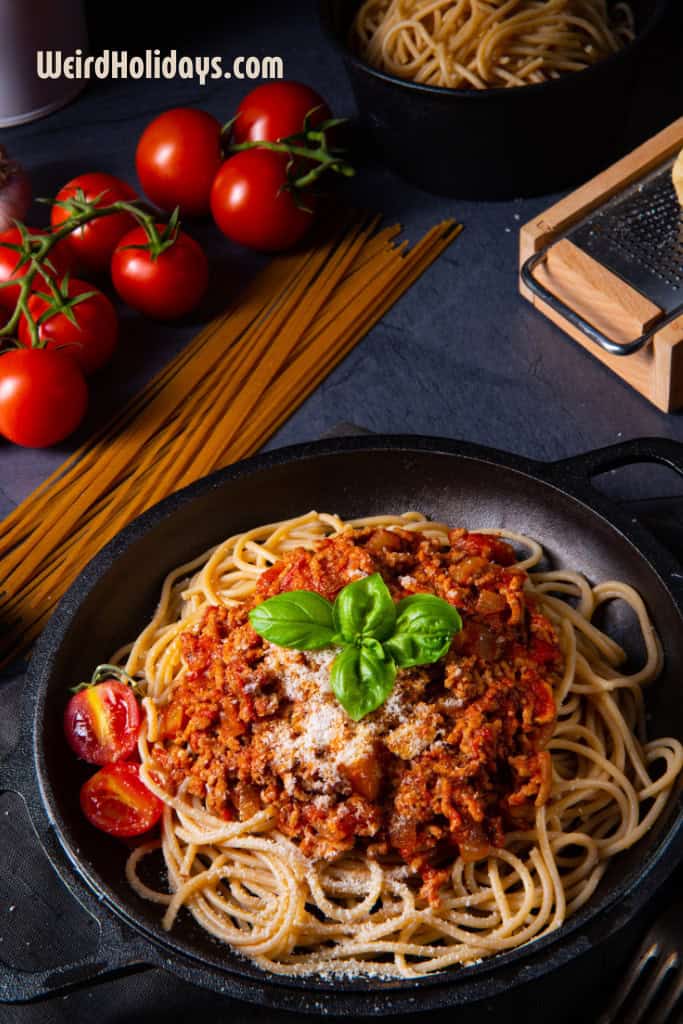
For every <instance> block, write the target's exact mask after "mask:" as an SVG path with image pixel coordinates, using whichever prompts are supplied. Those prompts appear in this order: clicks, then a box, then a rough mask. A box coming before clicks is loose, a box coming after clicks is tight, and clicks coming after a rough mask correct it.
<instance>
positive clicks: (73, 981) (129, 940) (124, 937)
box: [0, 735, 162, 1003]
mask: <svg viewBox="0 0 683 1024" xmlns="http://www.w3.org/2000/svg"><path fill="white" fill-rule="evenodd" d="M32 778H33V757H32V752H31V746H30V741H29V740H28V739H27V737H26V736H25V735H24V736H22V737H21V738H20V740H19V743H18V744H17V746H16V747H15V748H14V749H13V750H12V751H11V752H10V753H9V755H7V756H6V757H5V758H4V760H2V761H0V792H2V793H7V792H10V793H15V794H16V795H17V796H19V797H20V799H21V800H22V801H23V803H24V805H25V807H26V810H27V812H28V813H27V817H28V820H29V821H30V823H31V826H32V828H33V831H34V833H35V835H36V837H37V839H38V842H39V843H40V846H41V848H42V850H43V853H44V855H45V856H46V857H47V859H48V861H49V862H50V865H51V866H52V868H53V869H54V870H55V872H56V873H57V874H58V875H59V877H60V878H61V881H62V882H63V883H64V885H65V886H66V888H67V889H68V891H69V892H70V894H71V895H72V896H73V897H74V899H75V900H77V902H78V903H79V904H80V906H81V907H82V909H83V910H84V911H85V912H86V913H87V914H89V915H90V916H91V917H92V918H94V920H95V921H96V922H97V925H98V927H99V940H98V942H97V947H96V949H95V950H94V951H93V952H92V953H90V954H88V955H87V956H85V957H81V958H80V959H78V960H74V961H72V962H71V963H66V964H61V965H60V966H58V967H55V968H50V969H47V970H37V971H26V970H19V969H17V968H14V967H12V966H11V965H10V964H8V963H6V962H5V961H3V960H1V959H0V1003H25V1002H30V1001H32V1000H37V999H45V998H49V997H51V996H56V995H61V994H63V993H65V992H68V991H71V990H73V989H75V988H78V987H80V986H83V985H89V984H94V983H95V982H98V981H104V980H106V979H109V978H111V977H112V976H115V975H118V974H122V973H128V972H130V971H135V970H145V969H147V968H149V967H152V966H161V965H162V960H161V956H160V955H159V956H158V957H157V956H155V951H154V950H153V947H152V946H151V945H150V943H148V942H145V941H144V940H143V939H142V938H141V937H140V936H138V935H137V933H135V932H134V931H132V929H130V928H128V927H127V926H126V925H125V924H124V923H123V922H122V921H120V920H118V919H117V918H116V917H115V916H114V914H113V913H111V912H108V911H105V913H102V904H101V903H100V901H99V900H98V899H97V898H96V897H95V896H94V894H93V893H92V892H91V891H90V890H89V889H88V888H87V887H86V886H85V884H84V883H82V882H81V881H80V880H77V879H76V878H75V877H74V876H72V875H71V874H70V875H69V876H68V877H64V876H62V875H61V874H60V873H59V872H58V869H57V867H56V865H58V864H59V863H60V861H61V860H63V858H64V854H63V852H62V850H61V847H60V845H59V841H58V839H57V837H56V835H55V832H54V829H53V828H52V826H51V825H49V824H47V823H46V824H45V825H44V826H43V827H41V828H39V827H37V825H36V820H35V819H36V817H39V816H37V815H36V816H33V815H31V812H30V809H31V807H32V806H35V805H37V802H38V801H39V799H40V798H39V795H38V793H37V790H36V787H35V785H34V784H32V782H31V779H32ZM17 911H18V912H21V896H19V897H17Z"/></svg>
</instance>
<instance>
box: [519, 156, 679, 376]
mask: <svg viewBox="0 0 683 1024" xmlns="http://www.w3.org/2000/svg"><path fill="white" fill-rule="evenodd" d="M673 163H674V161H673V159H669V160H667V161H666V162H665V163H663V164H660V165H659V166H658V167H657V168H656V169H655V170H654V171H651V172H650V173H649V174H647V175H645V176H644V177H642V178H640V179H639V180H638V181H636V182H635V183H634V184H632V185H629V186H628V187H627V188H625V189H624V190H623V191H622V192H620V193H619V194H618V195H616V196H615V197H613V198H612V199H609V200H607V201H606V202H605V203H604V204H603V205H602V206H599V207H598V208H597V209H595V210H593V211H592V212H591V213H590V214H588V215H587V216H586V217H584V218H583V219H582V220H580V221H578V222H577V223H575V224H573V225H572V227H571V228H570V229H569V230H568V231H566V232H565V233H564V234H563V235H561V236H558V237H556V238H554V239H553V242H552V244H553V245H554V244H555V242H557V241H558V240H559V238H560V237H562V238H566V239H568V240H569V241H571V242H572V243H573V244H574V245H576V246H577V247H578V248H579V249H582V250H583V251H584V252H585V253H587V254H588V255H589V256H591V257H592V258H593V259H594V260H596V261H597V262H599V263H601V264H602V265H603V266H605V267H607V269H608V270H611V271H612V273H614V274H617V275H618V276H619V277H620V278H622V280H624V281H625V282H626V283H627V284H628V285H630V286H631V287H632V288H634V289H636V291H638V292H640V293H641V295H644V296H645V297H646V298H647V299H649V300H650V301H651V302H654V303H655V304H656V305H657V306H659V307H660V308H661V309H662V310H663V314H662V316H661V317H659V318H658V319H657V321H656V323H654V324H653V326H651V327H650V328H649V329H648V330H647V331H646V332H645V333H644V334H642V335H641V336H640V337H639V338H635V339H634V340H633V341H631V342H627V343H625V344H619V343H618V342H615V341H612V340H611V339H610V338H608V337H607V336H606V335H605V334H604V333H603V332H602V331H600V330H598V329H597V328H596V327H594V326H593V324H591V323H589V322H588V321H587V320H585V319H584V317H582V316H581V315H580V314H579V313H577V312H576V310H574V309H571V307H569V306H567V304H566V303H565V302H563V301H562V299H559V298H558V297H557V296H556V295H553V293H552V292H550V291H549V290H548V289H547V288H546V287H545V286H544V285H542V284H540V283H539V282H538V281H537V280H536V278H535V277H534V274H533V271H534V268H535V267H536V266H537V265H538V264H539V263H540V262H541V260H543V259H544V257H545V255H546V253H547V252H548V249H549V248H550V246H546V247H545V248H543V249H541V250H540V251H539V252H537V253H534V255H533V256H531V258H530V259H528V260H527V261H526V262H525V263H524V264H523V266H522V271H521V273H522V280H523V281H524V283H525V284H526V285H527V286H528V287H529V288H530V289H531V291H532V292H534V294H535V295H538V296H539V297H540V298H541V299H542V300H543V301H544V302H545V303H547V304H548V305H549V306H551V307H552V308H553V309H554V310H555V311H556V312H558V313H560V314H561V315H562V316H563V317H564V318H565V319H566V320H568V321H569V322H570V323H571V324H573V325H574V326H575V327H577V328H578V329H579V330H580V331H582V332H583V334H585V335H586V337H587V338H589V339H590V340H591V341H593V342H595V343H596V344H598V345H600V346H601V347H602V348H604V349H606V350H607V351H608V352H611V353H612V354H614V355H624V356H625V355H629V354H630V353H631V352H637V351H638V349H640V348H642V347H643V346H644V345H645V344H647V342H648V341H649V340H650V339H651V338H652V337H653V335H655V334H656V333H657V332H659V331H661V329H662V328H663V327H665V326H666V325H667V324H669V323H671V322H672V321H673V320H675V319H676V318H677V317H678V316H680V315H681V314H682V313H683V212H682V210H681V206H680V204H679V202H678V197H677V196H676V192H675V190H674V187H673V182H672V180H671V169H672V167H673Z"/></svg>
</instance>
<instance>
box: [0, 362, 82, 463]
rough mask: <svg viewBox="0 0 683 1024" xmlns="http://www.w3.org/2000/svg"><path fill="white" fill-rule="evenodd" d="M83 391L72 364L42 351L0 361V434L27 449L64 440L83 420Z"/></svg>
mask: <svg viewBox="0 0 683 1024" xmlns="http://www.w3.org/2000/svg"><path fill="white" fill-rule="evenodd" d="M87 405H88V387H87V385H86V383H85V379H84V377H83V374H82V372H81V370H80V368H79V367H78V365H77V364H76V362H75V361H74V360H73V359H69V357H68V356H65V355H64V354H63V353H62V352H50V351H48V350H46V349H42V348H16V349H12V350H11V351H9V352H5V353H4V354H3V355H0V434H2V435H3V437H6V438H7V440H8V441H13V442H14V443H15V444H20V445H23V446H24V447H26V448H47V447H48V446H49V445H51V444H57V442H58V441H62V440H63V439H64V438H65V437H68V435H69V434H71V433H72V431H74V430H75V429H76V427H77V426H78V424H79V423H80V422H81V420H82V419H83V416H84V415H85V410H86V407H87Z"/></svg>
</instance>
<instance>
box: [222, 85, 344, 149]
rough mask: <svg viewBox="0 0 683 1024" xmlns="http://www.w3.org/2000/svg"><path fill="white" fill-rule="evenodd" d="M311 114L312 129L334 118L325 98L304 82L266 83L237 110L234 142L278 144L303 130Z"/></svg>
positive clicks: (233, 131) (233, 127)
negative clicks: (280, 140)
mask: <svg viewBox="0 0 683 1024" xmlns="http://www.w3.org/2000/svg"><path fill="white" fill-rule="evenodd" d="M308 115H310V116H309V125H310V127H311V128H317V127H318V125H320V124H322V122H323V121H327V120H328V119H329V118H330V117H331V116H332V115H331V113H330V108H329V107H328V106H327V104H326V103H325V100H324V99H323V98H322V96H319V95H318V93H317V92H314V90H313V89H310V88H309V87H308V86H307V85H304V84H303V83H302V82H266V83H265V84H264V85H259V86H258V87H257V88H256V89H253V90H252V91H251V92H250V93H249V94H248V95H247V96H245V97H244V99H243V100H242V102H241V103H240V105H239V107H238V108H237V116H236V118H235V121H234V123H233V126H232V136H233V140H234V141H235V142H237V143H240V142H277V141H278V140H279V139H285V138H288V137H289V136H290V135H297V134H298V133H299V132H301V131H303V127H304V121H305V119H306V117H307V116H308Z"/></svg>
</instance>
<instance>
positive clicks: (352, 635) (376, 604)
mask: <svg viewBox="0 0 683 1024" xmlns="http://www.w3.org/2000/svg"><path fill="white" fill-rule="evenodd" d="M334 623H335V626H336V629H337V632H338V633H339V634H340V636H341V637H342V638H343V640H344V642H345V643H347V644H351V643H360V641H361V640H362V639H363V637H373V638H374V639H375V640H386V639H387V638H388V637H390V636H391V634H392V633H393V632H394V625H395V623H396V608H395V605H394V602H393V601H392V599H391V594H390V593H389V588H388V587H387V585H386V583H385V582H384V580H383V579H382V577H381V576H380V574H379V573H378V572H376V573H373V574H372V576H365V577H364V578H363V579H361V580H356V581H355V583H349V584H348V586H346V587H344V589H343V590H341V591H340V592H339V594H338V595H337V600H336V601H335V602H334Z"/></svg>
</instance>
